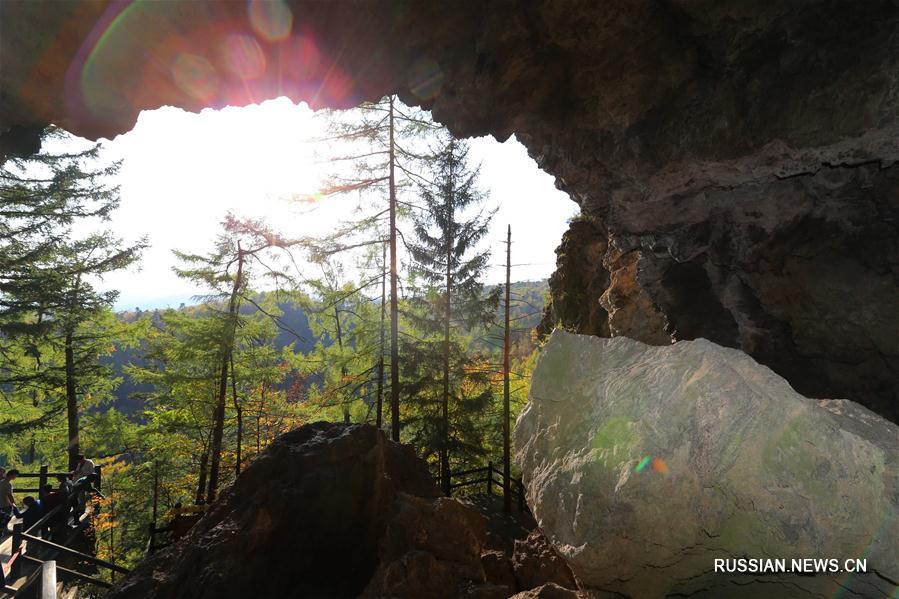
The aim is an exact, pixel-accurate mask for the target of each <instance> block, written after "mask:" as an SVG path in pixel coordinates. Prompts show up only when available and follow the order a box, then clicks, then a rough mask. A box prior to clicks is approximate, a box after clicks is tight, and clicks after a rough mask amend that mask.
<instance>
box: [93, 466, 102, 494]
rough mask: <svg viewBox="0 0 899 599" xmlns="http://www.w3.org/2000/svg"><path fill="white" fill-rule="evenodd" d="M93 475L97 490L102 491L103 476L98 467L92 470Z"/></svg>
mask: <svg viewBox="0 0 899 599" xmlns="http://www.w3.org/2000/svg"><path fill="white" fill-rule="evenodd" d="M94 474H96V475H97V489H99V490H100V491H102V490H103V475H102V469H101V468H100V466H96V467H95V468H94Z"/></svg>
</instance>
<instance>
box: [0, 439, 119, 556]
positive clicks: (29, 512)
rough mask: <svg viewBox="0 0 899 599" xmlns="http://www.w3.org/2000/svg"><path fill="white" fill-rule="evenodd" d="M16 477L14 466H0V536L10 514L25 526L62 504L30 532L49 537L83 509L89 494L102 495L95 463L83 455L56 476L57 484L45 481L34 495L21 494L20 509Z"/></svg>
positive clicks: (9, 518) (25, 528) (17, 472)
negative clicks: (8, 468)
mask: <svg viewBox="0 0 899 599" xmlns="http://www.w3.org/2000/svg"><path fill="white" fill-rule="evenodd" d="M17 478H19V471H18V470H16V469H15V468H13V469H11V470H8V471H7V470H5V469H4V468H0V536H2V535H5V534H6V533H7V528H8V526H9V523H10V521H11V520H12V519H13V518H21V519H22V528H23V529H24V530H28V529H29V528H31V527H33V526H34V525H35V524H37V523H38V522H39V521H40V520H41V519H42V518H43V517H44V516H45V515H47V514H49V513H50V512H51V511H53V510H54V509H56V508H57V507H59V506H64V507H63V508H62V509H60V510H58V511H57V512H56V513H55V514H54V516H53V517H52V518H49V519H48V520H47V521H46V522H45V523H44V525H43V526H42V527H41V530H40V531H33V533H32V534H40V535H41V536H43V537H44V538H48V537H50V536H51V535H52V531H54V530H56V529H58V528H59V527H60V525H62V524H66V523H67V522H68V520H69V515H70V514H74V515H75V516H76V517H77V516H79V515H80V514H81V513H83V512H84V509H85V505H86V503H87V496H88V494H94V495H99V496H100V497H103V494H102V493H100V490H99V489H98V488H97V483H98V482H99V477H98V476H97V473H96V466H95V465H94V462H93V460H90V459H88V458H86V457H85V456H83V455H79V456H78V457H77V460H76V463H75V468H74V469H73V470H72V471H71V472H69V473H67V474H60V475H58V476H57V477H56V480H57V485H56V486H55V487H54V486H53V485H51V484H45V485H44V486H43V487H42V488H41V489H40V490H39V491H38V496H37V498H35V497H32V496H28V497H25V498H23V499H22V507H23V508H24V509H21V510H20V509H19V505H18V504H17V503H16V499H15V496H14V495H13V491H14V486H13V482H14V481H15V480H16V479H17Z"/></svg>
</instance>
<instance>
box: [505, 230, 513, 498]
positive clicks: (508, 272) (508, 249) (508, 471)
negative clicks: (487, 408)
mask: <svg viewBox="0 0 899 599" xmlns="http://www.w3.org/2000/svg"><path fill="white" fill-rule="evenodd" d="M511 277H512V225H509V228H508V230H507V232H506V306H505V327H504V329H505V330H504V333H503V511H505V512H506V513H507V514H511V513H512V495H511V490H512V486H511V477H512V458H511V450H510V442H509V425H510V423H509V417H510V416H509V344H510V340H511V338H510V335H509V302H510V300H511V296H512V292H511V287H512V283H511Z"/></svg>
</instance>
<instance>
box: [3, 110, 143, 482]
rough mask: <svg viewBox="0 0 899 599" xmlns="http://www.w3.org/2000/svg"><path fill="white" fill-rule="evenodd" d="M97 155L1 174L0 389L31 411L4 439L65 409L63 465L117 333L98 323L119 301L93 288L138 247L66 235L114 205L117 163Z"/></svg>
mask: <svg viewBox="0 0 899 599" xmlns="http://www.w3.org/2000/svg"><path fill="white" fill-rule="evenodd" d="M44 137H45V142H51V143H49V144H45V147H46V146H47V145H49V146H53V145H55V144H54V143H52V142H57V141H60V140H63V139H65V134H64V133H62V132H60V131H59V130H57V129H53V128H50V129H48V130H47V131H46V132H45V135H44ZM100 150H101V148H100V146H99V144H95V145H93V146H91V147H89V148H88V149H86V150H82V151H77V152H56V153H53V152H47V151H45V152H43V153H41V154H37V155H35V156H32V157H28V158H20V159H16V160H11V161H10V162H9V163H7V164H5V165H3V166H2V168H0V354H2V355H3V357H4V360H2V365H0V384H7V385H9V384H11V385H14V386H15V389H17V390H18V391H19V394H20V395H21V394H22V393H23V392H24V394H25V395H26V396H28V399H29V403H30V404H31V405H30V406H29V407H30V408H34V409H31V410H28V409H23V410H22V411H21V412H22V413H29V412H30V413H31V417H30V418H26V419H13V421H12V422H7V423H6V424H5V425H4V426H3V429H2V430H4V432H7V433H10V432H18V431H21V430H27V429H28V428H30V427H34V426H43V425H46V424H48V423H49V422H50V421H51V420H52V419H53V418H54V417H55V415H56V414H58V413H60V412H62V411H63V410H64V411H65V412H66V414H67V423H68V424H67V429H68V435H67V436H68V443H67V444H68V454H69V462H70V466H72V465H73V464H74V458H75V456H76V455H77V454H78V452H79V412H80V409H81V406H80V403H81V400H82V399H83V398H85V397H87V396H89V395H91V392H92V391H96V390H98V389H101V388H103V387H104V386H108V385H107V379H111V377H109V376H108V372H107V370H106V369H105V368H104V367H102V366H101V364H100V361H99V358H100V356H101V355H103V354H104V353H106V352H108V348H109V347H110V345H111V343H112V339H113V337H114V336H115V334H117V333H118V332H120V331H119V330H118V329H119V328H120V327H118V326H117V325H116V323H115V322H114V320H110V319H109V318H106V317H105V316H104V315H105V314H107V313H108V312H109V310H110V309H111V307H112V305H113V303H114V302H115V299H116V297H117V292H114V291H105V292H104V291H100V290H98V289H97V281H98V280H99V279H102V277H103V275H105V274H107V273H110V272H113V271H116V270H120V269H122V268H126V267H127V266H129V265H131V264H132V263H134V262H135V261H136V260H137V259H138V257H139V255H140V251H141V250H142V249H143V247H145V243H144V242H143V241H141V242H138V243H136V244H134V245H130V246H128V245H125V244H123V243H122V242H121V240H119V239H117V238H116V237H115V236H114V235H112V233H110V232H109V231H102V232H97V233H94V234H91V235H89V236H87V237H84V238H77V237H75V236H74V235H73V233H72V227H73V225H75V224H76V223H77V222H79V221H82V220H84V219H92V218H93V219H100V220H102V219H108V217H109V215H110V213H111V212H112V211H113V210H114V209H115V208H116V207H117V206H118V203H119V196H118V188H117V187H116V186H114V185H111V184H110V181H111V180H112V177H113V176H114V175H115V174H116V173H117V172H118V167H119V164H118V163H111V164H110V163H104V162H102V160H101V157H100ZM60 396H64V397H65V403H64V404H63V403H62V402H60V401H58V400H57V399H56V398H58V397H60ZM41 404H45V405H41ZM35 409H36V410H35ZM35 411H37V413H35Z"/></svg>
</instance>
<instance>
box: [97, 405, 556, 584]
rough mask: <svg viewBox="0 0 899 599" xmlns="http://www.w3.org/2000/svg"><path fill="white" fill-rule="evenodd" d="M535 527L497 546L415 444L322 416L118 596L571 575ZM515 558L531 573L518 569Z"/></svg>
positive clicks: (267, 456)
mask: <svg viewBox="0 0 899 599" xmlns="http://www.w3.org/2000/svg"><path fill="white" fill-rule="evenodd" d="M532 536H533V539H531V538H529V539H528V543H527V544H526V545H523V546H522V547H521V548H519V547H518V546H516V549H515V553H514V555H510V554H508V553H505V552H502V551H492V550H488V549H487V548H486V547H487V543H488V534H487V521H486V520H485V518H484V516H482V515H481V513H480V512H479V511H478V510H477V509H476V508H474V507H472V506H471V505H469V504H467V503H463V502H460V501H458V500H456V499H451V498H447V497H441V496H440V493H439V492H438V490H437V487H436V485H435V484H434V482H433V480H432V479H431V476H430V474H429V472H428V469H427V466H426V465H425V463H424V462H423V461H421V460H419V459H418V458H417V457H416V456H415V455H414V454H413V452H412V450H411V449H410V448H409V447H407V446H402V445H399V444H396V443H393V442H392V441H389V440H388V439H387V438H386V436H385V435H384V434H383V433H382V432H381V431H379V430H378V429H376V428H375V427H372V426H368V425H342V424H332V423H326V422H319V423H315V424H310V425H307V426H304V427H302V428H299V429H296V430H294V431H291V432H289V433H287V434H285V435H282V436H280V437H279V438H278V439H276V440H275V441H274V442H273V443H272V445H271V446H269V447H268V448H267V449H266V450H265V451H264V452H263V453H262V455H261V456H260V457H259V458H257V459H256V460H255V461H254V462H253V463H252V464H250V465H249V466H248V467H247V468H246V469H245V470H244V471H243V472H242V473H241V475H240V476H239V477H238V478H237V481H236V482H235V483H234V485H233V486H232V487H231V488H229V489H228V490H227V491H225V492H224V493H223V494H222V496H221V497H220V498H219V499H218V500H217V501H216V503H215V504H213V505H212V506H211V508H210V509H209V511H208V512H207V514H206V515H205V516H204V517H203V519H202V520H200V522H199V523H197V524H196V525H195V526H194V527H193V528H192V529H191V530H190V532H189V533H188V534H187V535H186V536H185V537H183V538H182V539H180V540H179V541H177V542H176V543H175V544H174V545H173V546H171V547H170V548H167V549H164V550H162V551H160V552H157V553H156V554H154V555H152V556H150V557H148V558H147V559H146V560H144V562H142V563H141V564H140V565H139V566H138V567H137V568H136V569H135V570H134V572H132V574H131V575H129V576H128V577H126V578H125V579H124V580H122V581H121V582H119V584H118V585H117V586H116V587H115V588H114V589H113V590H112V591H111V592H110V594H109V595H108V596H107V598H108V599H206V598H213V597H214V598H215V599H245V598H247V597H254V598H258V599H269V598H271V599H274V598H279V599H281V598H292V597H329V598H338V597H366V598H369V599H379V598H387V597H392V598H396V597H407V598H409V599H417V598H421V599H457V598H460V597H467V598H469V599H505V598H506V597H509V596H511V595H513V594H515V593H516V592H518V591H524V590H528V589H530V588H532V587H533V586H536V585H538V584H543V582H545V581H553V582H562V583H563V584H564V583H565V580H566V579H565V578H564V577H562V576H560V574H559V572H563V573H564V571H563V570H560V566H559V562H560V561H561V560H560V558H559V557H558V556H557V555H556V554H555V553H552V552H551V550H550V551H549V552H548V551H547V549H548V545H547V544H546V541H545V540H542V539H541V537H539V536H537V535H532ZM531 547H538V548H540V550H539V552H535V550H532V549H531ZM523 556H527V557H526V558H525V557H523ZM514 560H517V561H527V567H528V571H530V572H532V575H531V576H529V577H527V578H526V579H521V580H519V576H518V574H519V570H520V568H519V567H518V566H517V565H516V566H515V568H514V570H513V566H512V564H513V561H514ZM517 561H516V562H515V563H516V564H517ZM544 562H545V563H544ZM499 563H505V564H506V566H507V568H508V571H507V572H506V573H504V572H503V571H502V569H501V565H500V566H497V564H499ZM567 580H569V581H570V580H571V579H570V574H569V578H568V579H567ZM572 586H573V585H572Z"/></svg>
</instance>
